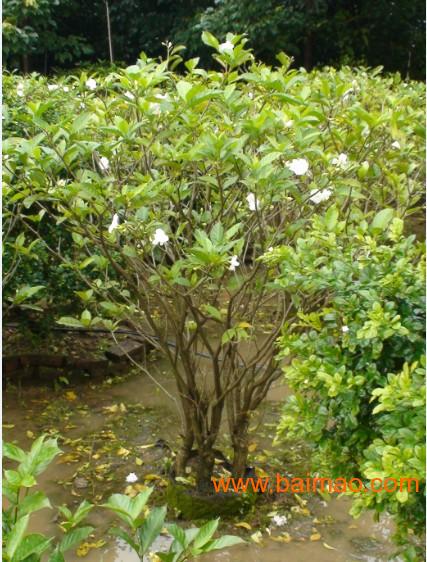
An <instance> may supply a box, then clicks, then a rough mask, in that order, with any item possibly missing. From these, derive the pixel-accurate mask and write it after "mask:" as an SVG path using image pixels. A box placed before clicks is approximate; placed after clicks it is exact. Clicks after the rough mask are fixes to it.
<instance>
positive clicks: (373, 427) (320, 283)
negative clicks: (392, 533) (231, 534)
mask: <svg viewBox="0 0 427 562" xmlns="http://www.w3.org/2000/svg"><path fill="white" fill-rule="evenodd" d="M391 217H392V213H391V212H390V211H389V210H384V211H381V212H380V213H378V215H377V216H376V217H375V218H374V220H373V221H372V222H371V224H369V223H368V222H367V221H365V220H362V221H361V222H360V223H359V225H358V226H357V227H354V228H351V229H346V225H345V222H344V221H343V220H340V219H342V217H339V216H338V213H337V211H336V209H335V208H334V207H331V208H330V210H329V211H328V213H327V214H326V216H325V219H324V220H321V219H315V224H314V225H313V229H312V230H311V231H310V232H309V233H307V234H306V235H304V236H302V237H300V238H299V239H298V240H297V241H296V244H295V246H294V247H293V248H291V247H283V248H280V249H277V250H276V251H275V252H274V255H272V256H270V257H269V260H270V261H272V262H277V261H278V262H280V263H281V264H282V268H283V275H282V277H281V278H280V280H278V283H280V284H281V285H282V286H283V288H284V290H286V291H289V292H291V293H292V294H293V295H294V302H295V304H296V305H297V306H298V308H299V309H300V312H299V321H298V322H297V323H294V324H293V325H292V326H289V329H288V330H287V331H286V332H285V335H283V336H282V338H281V340H280V345H281V348H282V352H281V357H282V358H289V362H288V364H287V365H286V367H285V368H284V372H285V377H286V381H287V383H288V384H289V385H290V387H291V388H292V389H293V391H294V394H293V395H292V397H291V398H289V399H288V401H287V404H286V405H285V408H284V411H283V416H282V420H281V424H280V430H279V431H280V434H281V436H282V437H283V438H299V439H301V438H303V439H306V440H307V441H308V442H309V443H310V444H311V445H312V447H313V456H312V469H313V470H314V471H319V472H320V473H321V474H322V476H326V477H329V476H331V477H347V478H352V477H362V478H363V479H366V480H370V479H372V478H382V479H384V478H386V477H392V478H396V479H400V478H417V479H418V480H419V481H420V492H419V493H415V491H414V490H412V492H410V493H408V491H407V490H405V489H404V490H401V491H398V492H396V493H392V494H391V493H387V492H385V491H382V492H380V493H368V494H366V493H360V494H358V496H359V497H358V498H357V499H356V501H355V504H354V508H353V513H354V514H356V515H357V514H359V513H360V511H361V510H362V509H363V508H367V507H368V508H372V509H374V510H375V511H376V512H377V514H378V515H379V514H380V513H381V512H383V511H385V510H386V511H388V512H389V513H391V514H393V515H395V516H396V521H397V523H398V532H399V539H400V540H407V538H408V531H409V532H415V533H418V534H421V533H422V530H423V528H424V524H425V497H424V493H423V492H424V490H425V406H426V401H425V357H424V338H425V298H424V294H425V291H424V288H425V268H424V261H425V259H424V258H425V255H424V253H423V248H422V247H421V246H420V245H418V244H416V243H415V242H414V237H413V236H411V237H409V238H405V237H404V236H403V234H402V232H403V222H402V221H401V220H400V219H397V218H394V219H392V218H391ZM312 295H317V297H318V300H319V304H318V306H317V307H316V308H315V309H314V310H313V309H310V308H309V307H306V306H305V305H304V303H305V302H306V300H307V297H310V296H312ZM414 556H415V555H414ZM411 559H412V558H411ZM414 559H415V558H414Z"/></svg>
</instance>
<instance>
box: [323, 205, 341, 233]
mask: <svg viewBox="0 0 427 562" xmlns="http://www.w3.org/2000/svg"><path fill="white" fill-rule="evenodd" d="M338 216H339V213H338V209H337V208H336V207H335V205H334V206H332V207H329V209H328V210H327V212H326V214H325V226H326V229H327V230H328V231H329V232H331V231H333V230H334V229H335V227H336V225H337V223H338Z"/></svg>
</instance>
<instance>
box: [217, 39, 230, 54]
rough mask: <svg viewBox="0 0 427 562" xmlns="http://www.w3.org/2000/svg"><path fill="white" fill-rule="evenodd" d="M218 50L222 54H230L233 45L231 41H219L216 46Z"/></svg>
mask: <svg viewBox="0 0 427 562" xmlns="http://www.w3.org/2000/svg"><path fill="white" fill-rule="evenodd" d="M218 51H219V52H220V53H221V54H222V55H224V54H225V55H232V54H233V51H234V45H233V43H232V42H231V41H226V42H225V43H221V45H220V46H219V47H218Z"/></svg>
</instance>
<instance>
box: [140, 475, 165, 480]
mask: <svg viewBox="0 0 427 562" xmlns="http://www.w3.org/2000/svg"><path fill="white" fill-rule="evenodd" d="M161 479H162V477H161V476H159V475H158V474H146V475H145V476H144V480H148V481H149V482H151V481H152V480H161Z"/></svg>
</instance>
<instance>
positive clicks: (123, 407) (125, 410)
mask: <svg viewBox="0 0 427 562" xmlns="http://www.w3.org/2000/svg"><path fill="white" fill-rule="evenodd" d="M120 411H121V412H123V413H124V412H127V411H128V409H127V408H126V406H125V405H124V404H123V402H122V403H121V404H120Z"/></svg>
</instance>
